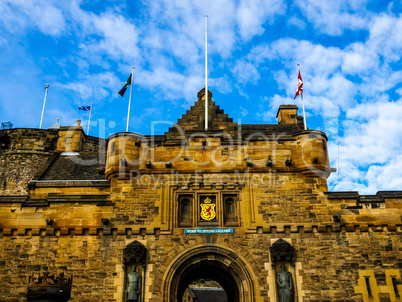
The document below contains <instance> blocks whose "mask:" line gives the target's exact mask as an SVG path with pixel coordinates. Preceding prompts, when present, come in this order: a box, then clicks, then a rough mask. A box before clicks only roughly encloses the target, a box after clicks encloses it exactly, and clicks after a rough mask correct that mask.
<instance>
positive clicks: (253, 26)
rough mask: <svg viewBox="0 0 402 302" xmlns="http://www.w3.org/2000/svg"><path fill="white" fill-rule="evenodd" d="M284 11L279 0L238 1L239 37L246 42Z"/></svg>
mask: <svg viewBox="0 0 402 302" xmlns="http://www.w3.org/2000/svg"><path fill="white" fill-rule="evenodd" d="M285 10H286V4H285V3H284V2H283V1H281V0H254V1H248V0H240V4H239V6H238V8H237V18H236V20H237V22H238V27H239V31H240V36H241V38H242V39H243V40H244V41H248V40H250V39H251V38H253V37H254V36H256V35H261V34H262V33H263V32H264V30H265V29H264V28H263V25H264V24H265V23H266V22H272V21H273V19H274V18H275V16H276V15H281V14H283V13H284V12H285Z"/></svg>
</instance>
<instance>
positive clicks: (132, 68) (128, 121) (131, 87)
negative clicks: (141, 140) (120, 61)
mask: <svg viewBox="0 0 402 302" xmlns="http://www.w3.org/2000/svg"><path fill="white" fill-rule="evenodd" d="M133 73H134V66H133V67H131V83H130V98H129V100H128V113H127V127H126V132H128V124H129V123H130V107H131V92H132V91H133Z"/></svg>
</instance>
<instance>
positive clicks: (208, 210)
mask: <svg viewBox="0 0 402 302" xmlns="http://www.w3.org/2000/svg"><path fill="white" fill-rule="evenodd" d="M200 206H201V214H200V216H201V218H202V219H204V220H212V219H214V218H215V217H216V212H215V206H216V205H215V204H214V203H211V199H210V198H206V199H205V200H204V204H200Z"/></svg>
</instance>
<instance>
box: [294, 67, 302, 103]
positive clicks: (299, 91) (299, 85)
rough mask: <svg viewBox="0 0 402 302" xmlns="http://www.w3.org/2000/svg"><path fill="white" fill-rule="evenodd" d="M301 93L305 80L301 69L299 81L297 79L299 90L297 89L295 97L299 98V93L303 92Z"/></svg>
mask: <svg viewBox="0 0 402 302" xmlns="http://www.w3.org/2000/svg"><path fill="white" fill-rule="evenodd" d="M301 93H303V80H302V77H301V74H300V70H299V78H298V81H297V91H296V95H295V97H294V98H297V96H298V95H299V94H301Z"/></svg>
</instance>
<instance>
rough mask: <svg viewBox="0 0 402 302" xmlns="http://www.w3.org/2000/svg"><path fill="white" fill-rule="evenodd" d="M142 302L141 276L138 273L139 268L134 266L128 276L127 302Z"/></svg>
mask: <svg viewBox="0 0 402 302" xmlns="http://www.w3.org/2000/svg"><path fill="white" fill-rule="evenodd" d="M140 301H141V274H139V273H137V266H136V265H133V270H132V272H130V273H128V274H127V287H126V302H140Z"/></svg>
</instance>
